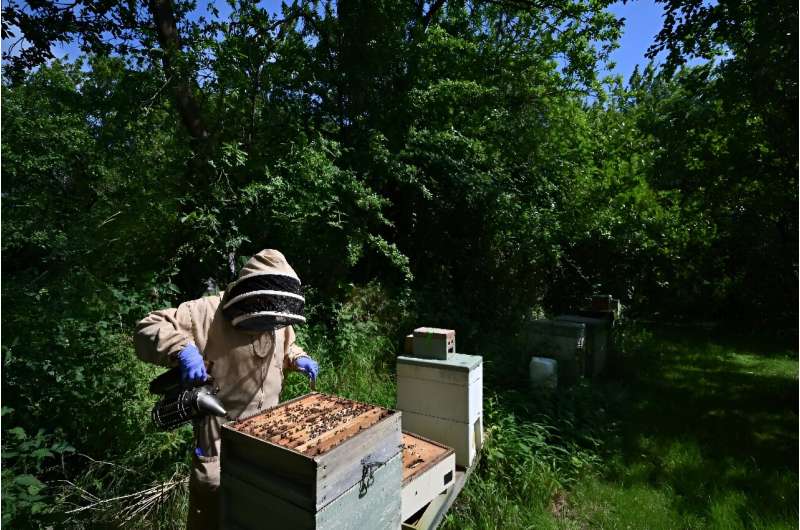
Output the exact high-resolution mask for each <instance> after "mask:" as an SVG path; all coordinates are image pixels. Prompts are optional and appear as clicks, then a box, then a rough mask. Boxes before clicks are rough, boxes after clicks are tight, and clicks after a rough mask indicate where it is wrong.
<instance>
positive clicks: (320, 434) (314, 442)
mask: <svg viewBox="0 0 800 530" xmlns="http://www.w3.org/2000/svg"><path fill="white" fill-rule="evenodd" d="M401 447H402V438H401V431H400V413H399V412H397V411H392V410H389V409H384V408H381V407H376V406H373V405H368V404H365V403H359V402H356V401H352V400H348V399H344V398H339V397H335V396H327V395H324V394H318V393H312V394H308V395H306V396H303V397H300V398H297V399H295V400H291V401H288V402H286V403H282V404H280V405H278V406H276V407H273V408H271V409H268V410H267V411H265V412H262V413H259V414H256V415H254V416H251V417H248V418H242V419H241V420H238V421H236V422H231V423H229V424H226V425H224V426H223V429H222V458H221V466H222V475H223V480H222V483H221V488H222V496H223V511H224V514H223V518H224V520H225V521H226V522H231V524H233V521H234V520H240V519H241V517H243V516H241V515H239V514H238V512H239V511H240V509H243V508H242V505H241V503H240V502H239V501H238V500H237V499H238V498H242V497H246V496H248V495H249V496H253V495H255V496H257V497H258V498H260V499H262V501H261V505H262V506H263V504H264V503H265V502H269V503H270V506H271V507H272V506H273V505H274V508H275V517H278V518H279V520H275V519H274V518H273V517H272V515H270V522H271V523H273V522H274V523H275V524H279V523H280V521H283V520H284V518H285V521H286V523H287V524H289V525H290V526H289V527H295V526H296V525H301V523H302V521H306V522H308V521H310V523H308V524H310V525H311V526H302V525H301V526H297V527H308V528H328V526H326V525H328V524H329V523H326V522H325V521H328V519H326V517H329V515H330V513H332V511H331V510H333V509H331V510H328V511H327V512H326V513H327V514H328V515H325V516H323V515H321V512H322V511H323V509H326V508H327V507H328V505H330V504H331V503H339V502H343V503H350V502H361V503H362V504H363V508H364V509H369V510H371V511H375V512H378V513H376V514H375V516H376V517H377V518H378V519H380V520H384V519H385V520H391V521H394V519H395V517H394V515H392V514H391V513H389V511H387V510H391V509H392V507H391V506H392V505H391V504H389V505H386V506H383V505H381V506H377V505H373V503H372V500H373V499H374V497H376V496H377V493H376V494H373V495H372V497H371V498H370V499H367V495H359V494H358V493H359V492H358V491H356V494H353V493H352V491H353V488H354V487H356V486H358V485H359V484H360V483H363V479H364V470H365V469H368V470H369V471H371V474H372V475H373V479H372V480H374V481H376V482H377V477H380V478H381V481H382V482H381V484H384V485H383V486H381V488H389V489H392V488H394V490H396V491H394V492H393V494H394V495H396V496H397V497H398V498H399V496H400V488H401V475H402V465H401V464H400V463H398V464H396V467H397V472H394V471H392V469H393V467H392V466H394V464H393V465H392V466H388V465H387V463H388V462H391V461H392V459H393V458H395V457H398V456H399V455H400V451H401ZM365 464H376V465H377V467H376V468H372V467H371V466H367V467H365ZM379 464H382V465H379ZM392 484H394V486H392ZM242 488H245V489H246V490H247V491H244V492H243V491H242ZM346 495H350V497H345V496H346ZM353 495H355V496H353ZM340 498H341V499H340ZM384 504H385V503H384ZM398 510H399V504H398ZM301 512H302V513H301ZM384 512H385V513H384ZM237 518H238V519H237ZM396 518H397V519H398V520H399V511H398V514H397V517H396ZM242 521H244V519H241V520H240V522H239V523H236V524H240V525H241V524H242ZM262 522H263V521H262ZM323 523H324V524H323ZM303 524H305V523H303ZM330 524H332V523H330ZM394 527H395V526H392V528H394ZM245 528H251V526H245ZM252 528H258V526H255V527H252Z"/></svg>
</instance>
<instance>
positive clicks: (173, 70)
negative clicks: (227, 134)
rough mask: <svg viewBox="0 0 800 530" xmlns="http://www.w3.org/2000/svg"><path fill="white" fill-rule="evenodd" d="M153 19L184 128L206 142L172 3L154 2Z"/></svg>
mask: <svg viewBox="0 0 800 530" xmlns="http://www.w3.org/2000/svg"><path fill="white" fill-rule="evenodd" d="M148 5H149V8H150V13H151V15H152V16H153V22H154V24H155V29H156V33H157V35H158V43H159V45H160V46H161V49H162V50H163V52H164V53H163V54H162V63H163V65H164V70H165V72H166V74H167V78H168V79H173V80H174V83H173V88H174V90H175V103H176V105H177V107H178V113H179V114H180V116H181V121H183V125H184V126H185V127H186V129H187V130H188V131H189V134H190V135H191V136H192V138H194V139H196V140H205V139H207V138H208V137H209V133H208V129H207V128H206V125H205V123H204V122H203V119H202V117H201V113H200V105H199V104H198V103H197V100H196V99H195V96H194V89H195V81H194V80H193V78H192V76H191V75H190V74H189V72H187V71H186V70H187V68H186V67H185V65H183V67H182V68H181V57H180V53H181V41H180V35H179V34H178V25H177V23H176V21H175V13H174V11H173V7H172V1H171V0H150V2H149V3H148Z"/></svg>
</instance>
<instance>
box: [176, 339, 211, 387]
mask: <svg viewBox="0 0 800 530" xmlns="http://www.w3.org/2000/svg"><path fill="white" fill-rule="evenodd" d="M178 366H180V369H181V381H182V382H183V383H184V384H189V383H195V382H203V381H205V380H206V379H207V378H208V374H207V373H206V365H205V363H204V362H203V357H202V356H201V355H200V350H198V349H197V346H195V345H194V344H192V343H191V342H190V343H189V344H187V345H186V346H185V347H184V348H183V349H182V350H181V351H180V353H179V354H178Z"/></svg>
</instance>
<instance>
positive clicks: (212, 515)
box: [135, 256, 306, 530]
mask: <svg viewBox="0 0 800 530" xmlns="http://www.w3.org/2000/svg"><path fill="white" fill-rule="evenodd" d="M281 257H282V256H281ZM294 341H295V334H294V330H293V329H292V327H291V326H286V327H283V328H278V329H276V330H275V331H267V332H262V333H257V332H246V331H240V330H238V329H236V328H234V327H233V326H232V325H231V324H230V322H228V320H226V319H225V317H224V316H223V315H222V307H221V306H220V296H208V297H204V298H200V299H198V300H192V301H190V302H186V303H183V304H181V305H180V306H178V308H177V309H164V310H161V311H155V312H153V313H150V314H149V315H148V316H147V317H145V318H144V319H143V320H142V321H140V322H139V323H138V324H137V326H136V335H135V344H136V352H137V355H138V356H139V357H140V358H141V359H142V360H144V361H147V362H150V363H154V364H159V365H164V366H175V365H176V364H177V355H178V353H179V352H180V351H181V350H182V349H183V348H184V346H186V345H187V344H188V343H189V342H193V343H194V344H195V345H196V346H197V348H198V349H199V350H200V352H201V354H202V355H203V358H204V359H205V360H206V361H207V362H213V363H214V366H213V368H212V372H211V375H213V376H214V380H215V382H216V384H217V385H219V388H220V390H219V394H218V396H217V397H219V399H220V400H221V401H222V403H223V405H224V406H225V408H226V409H227V411H228V414H229V416H230V417H231V418H238V417H240V416H245V415H249V414H253V413H255V412H257V411H259V410H261V409H264V408H267V407H271V406H274V405H277V404H278V397H279V396H280V393H281V386H282V384H283V372H284V370H287V369H291V368H294V367H295V361H296V359H297V358H298V357H300V356H304V355H306V354H305V352H304V351H303V350H302V349H301V348H300V347H299V346H297V345H296V344H295V343H294ZM222 421H224V419H222V418H216V417H206V418H205V419H204V420H203V421H202V422H201V423H200V425H197V426H195V433H194V434H195V439H196V444H197V447H200V448H201V449H202V452H203V455H204V456H201V457H198V456H196V455H193V456H192V460H193V464H194V465H193V470H192V475H191V479H190V481H189V492H190V497H189V516H188V522H187V527H188V528H189V529H190V530H196V529H216V528H219V525H220V506H219V494H218V491H217V490H218V489H219V480H220V466H219V455H220V425H221V423H222Z"/></svg>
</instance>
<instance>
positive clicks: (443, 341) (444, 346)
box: [411, 328, 456, 360]
mask: <svg viewBox="0 0 800 530" xmlns="http://www.w3.org/2000/svg"><path fill="white" fill-rule="evenodd" d="M455 352H456V332H455V331H454V330H452V329H440V328H417V329H415V330H414V351H413V353H412V354H411V355H413V356H414V357H425V358H427V359H442V360H444V359H449V358H450V356H452V355H453V354H455Z"/></svg>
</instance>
